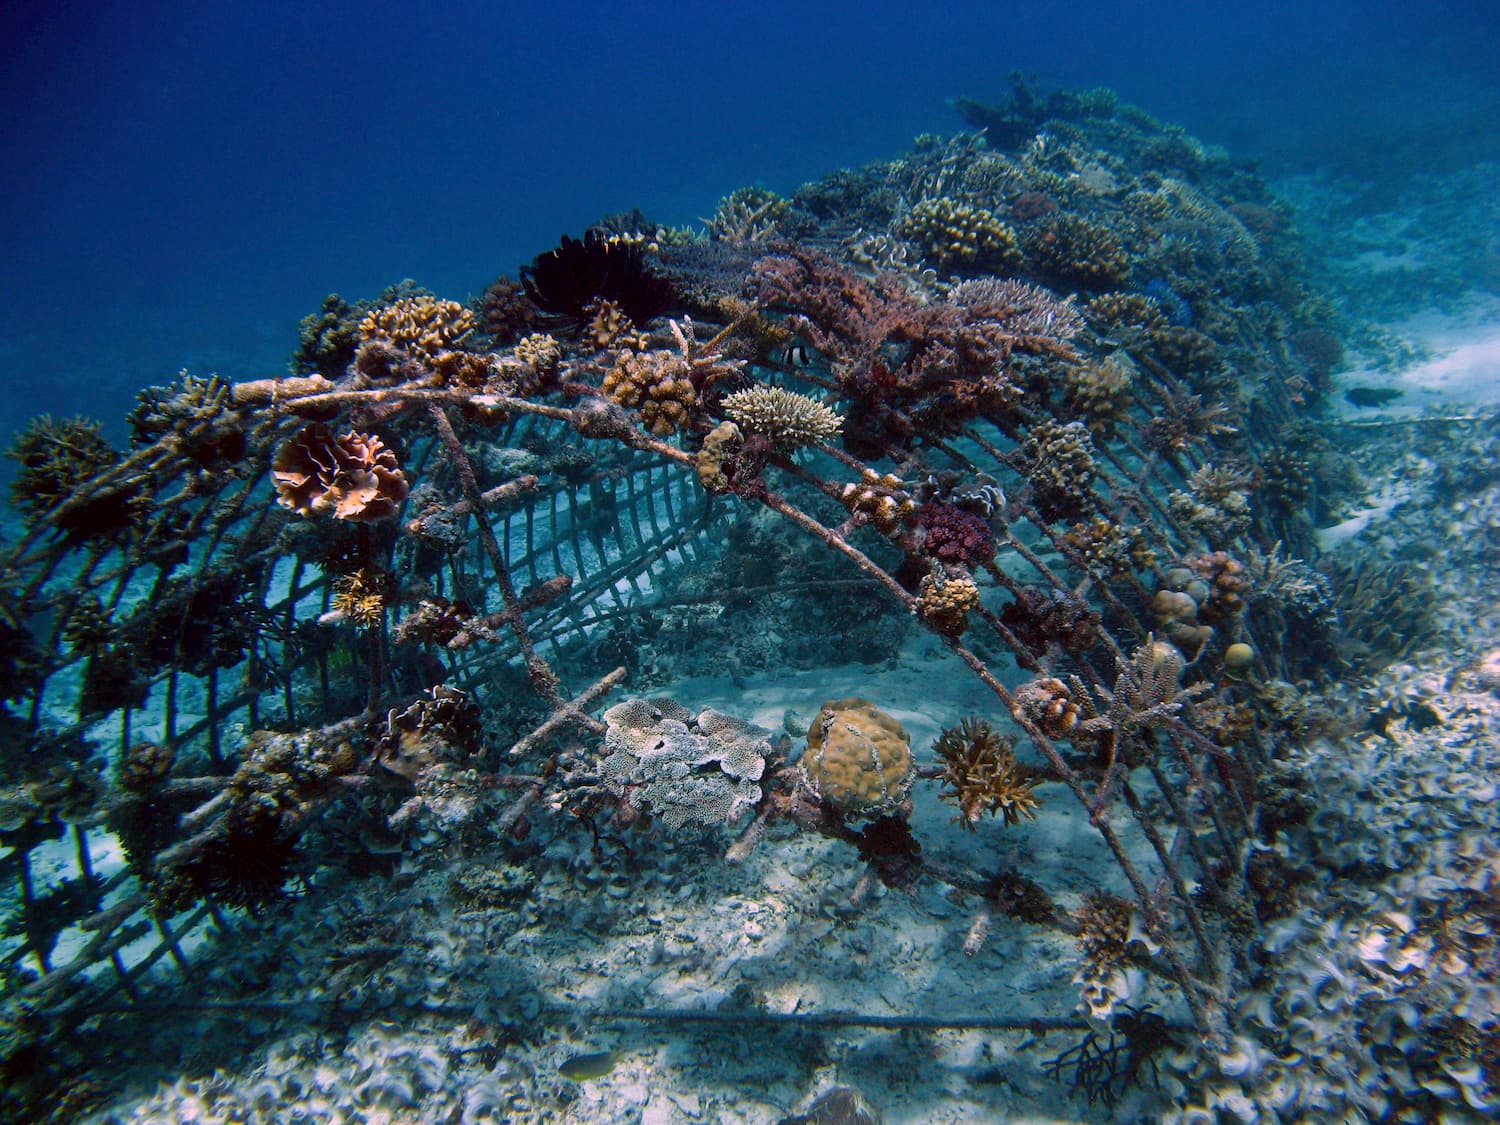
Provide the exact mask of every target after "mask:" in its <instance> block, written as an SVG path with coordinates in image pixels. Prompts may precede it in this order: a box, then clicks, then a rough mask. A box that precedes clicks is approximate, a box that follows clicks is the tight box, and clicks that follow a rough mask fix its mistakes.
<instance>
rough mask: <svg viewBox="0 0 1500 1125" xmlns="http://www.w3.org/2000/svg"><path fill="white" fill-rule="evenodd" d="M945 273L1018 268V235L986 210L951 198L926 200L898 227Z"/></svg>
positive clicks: (1019, 245) (1019, 244)
mask: <svg viewBox="0 0 1500 1125" xmlns="http://www.w3.org/2000/svg"><path fill="white" fill-rule="evenodd" d="M896 232H897V233H898V234H899V235H901V237H902V238H905V239H908V240H909V241H911V242H914V243H916V245H917V246H919V247H920V248H921V250H922V253H923V254H924V255H925V256H926V257H927V259H928V260H929V261H931V262H932V263H933V264H934V265H935V266H937V268H938V269H939V270H940V271H941V272H944V273H952V272H966V271H967V272H977V271H994V272H997V273H999V272H1005V271H1008V270H1011V269H1014V268H1015V267H1016V265H1017V264H1019V262H1020V260H1021V243H1020V239H1018V238H1017V237H1016V232H1015V231H1014V230H1013V229H1011V228H1010V227H1009V226H1007V225H1006V224H1005V223H1002V222H1001V221H1000V220H999V219H997V218H995V216H994V215H993V214H992V213H991V212H989V211H987V210H985V209H984V208H983V207H974V206H971V205H970V204H967V203H960V202H958V201H957V200H954V199H949V198H947V197H939V198H937V199H924V200H922V202H920V203H918V204H917V205H916V206H915V207H913V208H912V209H911V213H910V214H909V215H907V216H906V218H904V219H903V220H902V221H901V222H900V224H899V225H898V226H897V228H896Z"/></svg>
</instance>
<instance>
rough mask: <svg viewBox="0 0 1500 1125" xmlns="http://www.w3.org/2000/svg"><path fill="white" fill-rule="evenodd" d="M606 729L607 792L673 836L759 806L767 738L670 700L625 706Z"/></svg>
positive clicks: (613, 711) (609, 717) (608, 717)
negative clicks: (657, 820) (689, 827)
mask: <svg viewBox="0 0 1500 1125" xmlns="http://www.w3.org/2000/svg"><path fill="white" fill-rule="evenodd" d="M604 722H605V724H606V726H607V727H608V730H607V731H606V732H605V735H604V746H603V749H602V752H603V754H604V757H603V760H602V761H601V763H600V766H601V768H602V770H603V772H604V777H605V781H606V784H607V785H608V786H609V787H610V789H611V790H612V791H613V792H614V793H615V794H616V795H617V796H620V797H623V798H624V799H625V800H626V801H628V802H629V803H630V804H631V805H632V806H633V807H634V808H636V809H638V810H640V811H642V812H649V813H650V814H651V815H652V816H654V817H659V818H660V819H661V821H662V823H663V824H665V825H666V826H667V827H668V828H681V827H682V826H683V825H684V824H700V825H705V826H708V827H716V826H719V825H723V824H728V823H730V822H731V821H733V820H736V819H738V817H739V816H740V815H741V814H742V813H744V812H746V811H747V810H749V809H752V808H754V807H755V805H756V803H757V802H758V801H759V800H760V796H761V792H760V786H759V785H757V784H756V782H758V781H759V780H760V777H761V774H762V773H763V772H764V771H765V767H766V758H767V757H768V756H769V755H770V753H771V745H770V741H769V739H770V732H769V731H767V730H764V729H762V728H760V727H757V726H755V725H754V724H751V723H747V722H744V721H742V720H740V719H736V718H733V717H732V716H730V715H725V714H723V713H722V712H720V711H714V710H712V709H708V710H704V711H702V712H700V713H699V714H697V715H694V714H693V713H692V712H691V711H689V710H688V709H687V708H686V707H683V706H682V705H681V704H679V703H676V702H674V701H673V700H670V699H628V700H626V701H625V702H624V703H617V704H615V706H613V707H611V708H610V709H609V710H608V711H606V712H605V713H604Z"/></svg>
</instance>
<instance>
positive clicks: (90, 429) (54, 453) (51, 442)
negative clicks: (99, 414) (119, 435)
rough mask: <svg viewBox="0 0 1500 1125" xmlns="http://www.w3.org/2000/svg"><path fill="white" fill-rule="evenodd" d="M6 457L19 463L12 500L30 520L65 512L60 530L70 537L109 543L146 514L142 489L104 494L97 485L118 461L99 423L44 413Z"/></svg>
mask: <svg viewBox="0 0 1500 1125" xmlns="http://www.w3.org/2000/svg"><path fill="white" fill-rule="evenodd" d="M7 455H8V456H10V457H12V458H14V459H15V460H16V461H19V462H20V463H21V471H20V472H19V473H18V474H17V475H16V479H15V480H14V481H12V482H11V486H10V497H11V502H12V503H14V504H15V505H16V507H18V508H20V509H21V510H22V512H24V513H25V515H26V518H27V520H28V521H36V520H38V519H40V518H42V517H43V516H45V515H46V514H47V513H48V512H51V511H52V510H53V509H56V508H60V507H63V508H65V511H64V512H63V514H62V515H61V516H60V517H59V520H58V526H59V527H60V528H61V529H62V530H64V531H65V532H67V533H68V534H69V535H72V536H77V537H80V538H92V537H99V538H105V539H108V538H112V537H115V536H118V535H120V534H122V533H124V532H127V531H129V530H131V529H132V528H134V527H135V526H136V525H137V524H138V523H139V521H140V519H141V517H142V516H143V515H144V514H145V512H144V510H143V508H142V499H143V498H142V495H141V492H140V487H139V485H136V484H123V485H120V486H118V487H115V488H108V489H104V490H103V491H100V490H99V489H98V488H97V487H96V486H95V482H96V480H97V478H98V477H100V476H102V475H104V474H105V473H107V472H108V471H109V470H110V469H112V468H114V467H115V466H116V465H118V464H119V462H120V454H119V453H117V452H116V451H115V449H114V447H113V446H111V445H110V444H109V442H108V441H107V440H105V437H104V430H103V427H102V426H101V425H100V424H99V423H98V422H94V421H90V420H89V419H87V418H70V419H68V420H66V421H62V422H59V421H55V420H54V419H53V418H52V417H51V416H50V415H46V414H43V415H41V416H40V417H38V418H34V419H32V421H31V422H30V423H28V424H27V426H26V428H25V429H24V430H22V431H21V432H20V434H18V435H17V437H16V440H15V443H14V444H13V445H12V446H11V447H10V449H9V450H8V451H7ZM86 491H87V498H86V499H83V497H84V496H85V492H86Z"/></svg>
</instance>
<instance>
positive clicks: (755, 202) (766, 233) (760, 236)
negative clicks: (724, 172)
mask: <svg viewBox="0 0 1500 1125" xmlns="http://www.w3.org/2000/svg"><path fill="white" fill-rule="evenodd" d="M790 211H791V204H789V203H788V202H787V201H786V200H785V199H783V198H781V196H779V195H777V194H776V193H775V192H774V191H768V190H766V189H765V188H761V187H742V188H736V189H735V190H734V191H732V192H730V193H729V194H728V195H726V196H725V197H724V198H723V199H721V200H719V205H718V206H717V207H716V208H714V217H713V218H712V219H707V220H705V224H706V225H707V227H708V235H709V237H710V238H712V239H714V240H715V241H718V242H734V243H747V242H766V241H769V240H770V239H771V238H773V237H774V236H775V235H776V233H777V225H778V224H779V223H780V222H781V221H782V220H783V219H785V218H786V217H787V215H788V214H789V213H790Z"/></svg>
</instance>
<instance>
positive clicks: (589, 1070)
mask: <svg viewBox="0 0 1500 1125" xmlns="http://www.w3.org/2000/svg"><path fill="white" fill-rule="evenodd" d="M619 1061H620V1052H618V1051H596V1052H594V1053H593V1054H592V1055H574V1056H573V1057H572V1058H570V1059H565V1060H564V1061H563V1063H562V1065H560V1066H559V1067H558V1068H557V1073H559V1074H561V1075H562V1076H563V1077H564V1078H566V1079H568V1080H569V1081H570V1082H587V1081H589V1079H591V1078H603V1077H604V1076H605V1075H606V1074H608V1073H609V1072H610V1071H612V1070H614V1068H615V1063H617V1062H619Z"/></svg>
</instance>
